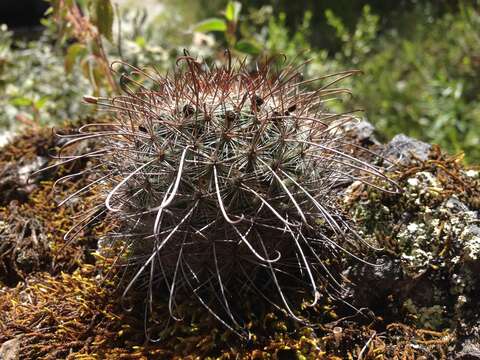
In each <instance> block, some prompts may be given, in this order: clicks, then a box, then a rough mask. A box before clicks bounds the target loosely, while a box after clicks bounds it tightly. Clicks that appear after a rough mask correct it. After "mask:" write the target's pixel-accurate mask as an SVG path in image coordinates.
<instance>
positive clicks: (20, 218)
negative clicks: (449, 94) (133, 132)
mask: <svg viewBox="0 0 480 360" xmlns="http://www.w3.org/2000/svg"><path fill="white" fill-rule="evenodd" d="M50 136H51V132H48V131H45V132H43V131H42V132H40V133H38V134H30V135H28V136H27V135H25V136H21V137H19V138H17V140H14V143H13V144H12V145H8V146H7V147H6V148H4V149H7V150H6V151H4V152H2V155H1V159H0V167H2V166H3V168H5V166H12V163H14V165H15V164H16V163H18V162H22V161H23V162H24V163H22V166H23V165H25V164H27V163H28V161H27V160H26V159H35V158H36V157H37V156H44V155H42V154H48V153H49V152H50V151H51V150H48V149H52V148H53V149H55V147H56V146H58V143H57V142H56V141H53V140H52V139H51V138H50ZM28 139H31V140H28ZM32 144H33V145H32ZM35 144H36V145H35ZM5 154H8V155H5ZM48 163H49V164H50V163H51V160H48ZM15 166H16V165H15ZM82 166H83V167H85V166H88V164H86V163H77V164H75V165H73V166H72V167H68V168H67V167H65V168H63V169H60V173H63V174H66V173H73V171H78V169H81V168H82ZM58 176H59V175H58V174H56V173H53V172H47V173H46V175H43V177H40V178H35V179H34V181H33V182H32V183H31V184H29V185H32V186H31V187H28V186H29V185H27V184H22V183H20V182H19V183H17V184H16V185H15V186H16V189H17V190H18V191H17V190H16V191H17V192H20V190H21V191H24V193H23V194H24V196H23V197H20V198H19V197H18V196H16V195H18V194H13V195H12V196H11V197H10V198H8V199H7V198H5V197H4V198H3V199H2V201H3V203H2V207H1V208H0V232H1V234H2V245H1V246H3V249H7V251H9V252H7V254H8V256H5V255H2V256H1V257H0V264H2V268H1V270H0V274H3V275H4V274H5V272H6V271H7V272H8V271H9V273H10V274H12V273H14V274H17V276H18V279H17V281H16V282H14V283H11V284H7V285H10V286H11V287H6V286H5V287H3V288H2V289H1V290H0V312H1V314H2V316H1V317H0V344H1V343H3V342H5V341H7V340H10V339H14V338H19V339H20V344H21V345H20V350H19V351H20V353H19V357H20V358H26V359H30V358H32V359H33V358H42V359H60V358H67V359H84V360H85V359H165V358H172V359H200V358H202V359H203V358H205V359H208V358H210V359H295V358H296V359H332V360H333V359H349V358H358V357H359V356H360V354H361V355H362V359H394V358H397V359H413V358H419V357H421V356H424V357H425V358H426V359H434V358H435V359H437V358H438V359H441V358H447V354H448V351H449V347H451V346H452V344H454V342H455V341H456V335H457V333H455V332H454V331H453V326H454V324H456V323H458V322H461V321H464V320H465V319H466V318H467V317H468V316H470V318H471V319H475V316H474V315H473V316H471V314H472V311H474V305H473V302H474V299H475V298H476V297H475V294H476V292H477V291H478V287H477V285H476V284H477V283H476V282H475V281H477V280H475V278H474V273H475V269H476V268H475V266H476V264H477V260H476V254H477V247H476V244H477V242H478V238H477V237H476V235H475V234H477V232H475V229H474V228H472V227H468V226H464V220H463V219H464V218H465V217H464V216H465V214H467V213H469V212H471V211H477V210H478V209H479V207H478V205H475V204H476V202H475V201H476V200H475V199H476V198H478V197H479V195H480V192H479V186H478V181H479V177H478V172H477V170H474V169H464V168H463V167H462V165H461V163H460V159H458V158H452V157H446V156H444V155H442V154H439V153H437V154H435V153H433V154H432V155H431V157H430V159H428V160H426V161H423V162H420V161H419V162H416V163H413V164H411V165H410V166H409V167H406V168H403V169H401V170H400V171H398V172H397V173H396V178H397V180H398V182H399V183H400V184H401V186H402V187H403V188H404V192H403V193H402V194H401V195H389V194H385V193H380V192H377V191H374V190H373V191H366V189H365V188H363V187H362V186H358V185H354V186H352V187H351V188H350V191H349V192H348V196H347V198H346V204H347V205H349V206H350V207H351V212H352V214H354V215H355V217H356V220H357V222H358V224H359V225H361V231H362V233H363V235H364V236H365V237H367V238H368V237H370V238H371V239H374V240H375V241H376V242H377V243H379V244H381V245H382V246H384V248H385V251H384V253H383V255H384V256H386V257H388V258H391V259H394V260H398V261H399V263H400V264H401V268H402V269H403V270H402V271H404V273H405V275H404V276H405V278H401V277H399V279H400V280H401V281H402V282H401V283H398V284H396V283H395V284H394V285H398V288H399V290H400V291H405V296H404V297H401V296H399V295H398V294H397V293H392V294H390V295H392V299H391V300H389V298H388V297H387V298H385V300H384V303H383V305H382V306H383V307H387V306H392V307H395V309H396V312H390V313H387V312H385V311H383V309H381V308H380V307H376V308H372V310H373V311H375V313H377V316H375V315H371V314H370V315H369V314H368V313H367V312H366V311H363V310H362V311H360V312H358V313H356V314H355V313H353V314H352V311H351V309H349V310H348V311H346V310H345V307H344V305H343V304H342V302H338V301H332V300H327V299H324V301H323V302H321V303H320V304H319V305H318V306H316V307H314V308H309V307H304V308H303V309H302V310H301V313H300V315H303V316H305V317H306V318H308V319H310V321H311V325H302V324H299V323H296V322H294V321H292V320H290V319H289V318H288V317H287V316H286V315H285V314H283V313H282V312H279V311H277V310H276V309H275V308H273V307H272V306H270V305H269V304H268V303H265V302H263V301H261V300H259V299H253V298H252V299H250V304H247V306H246V308H247V309H250V310H249V311H248V312H247V313H246V314H245V319H247V329H248V331H249V334H250V335H249V339H247V340H241V339H239V338H238V337H237V336H236V335H234V334H232V333H231V332H229V331H228V330H226V329H224V328H223V327H221V326H219V323H218V322H217V321H216V320H215V319H214V318H212V316H211V315H210V314H209V313H208V312H206V311H205V310H204V309H203V308H200V307H198V306H194V305H193V302H192V301H190V300H191V299H184V301H183V302H182V304H180V308H181V309H183V311H182V312H183V313H184V314H185V317H184V319H183V321H179V322H175V321H172V320H169V319H170V316H169V312H168V303H166V302H165V301H161V300H159V301H155V302H154V305H153V309H152V310H153V312H154V313H155V317H154V318H155V319H159V320H160V321H164V322H158V323H157V322H153V323H149V324H148V326H147V329H148V331H149V332H150V333H151V335H152V336H161V341H159V342H156V343H148V342H146V341H145V328H144V321H143V319H144V313H143V303H144V299H143V298H142V297H138V296H140V295H135V294H134V293H133V294H132V295H131V297H130V298H128V299H126V303H127V304H137V306H135V307H134V308H133V310H132V311H131V312H128V311H126V310H125V309H124V307H123V306H122V303H121V301H120V298H121V294H120V293H119V292H118V291H119V288H121V287H119V285H121V277H122V273H121V272H119V271H120V269H119V267H117V266H113V264H114V262H115V261H116V257H115V254H116V253H117V251H116V250H115V249H109V248H108V247H106V245H105V246H103V251H102V254H101V255H100V254H98V253H93V251H94V250H95V249H96V246H95V245H96V241H97V240H98V239H99V238H100V237H101V236H102V235H104V234H106V233H108V232H109V231H111V229H112V227H113V226H114V224H111V223H109V221H103V222H101V223H97V224H94V223H91V224H87V226H86V227H85V228H84V229H83V230H82V231H81V232H80V234H79V235H78V236H77V237H76V240H75V241H74V242H71V243H66V242H65V241H64V240H63V236H64V234H65V232H66V231H68V229H69V228H70V227H71V226H72V224H73V223H74V222H75V219H74V217H75V216H76V215H77V214H78V213H81V212H82V210H83V206H84V203H82V202H81V201H73V202H71V203H70V204H69V205H68V206H65V207H62V208H58V207H57V206H56V205H55V203H56V202H57V201H58V200H59V199H61V198H62V197H63V196H65V193H66V191H67V190H68V192H69V193H71V192H72V190H75V189H80V188H81V187H83V186H85V184H86V183H87V182H88V179H86V178H83V177H81V176H80V177H74V178H71V179H70V180H69V181H68V182H65V183H61V184H59V186H58V187H57V191H56V192H51V186H52V184H53V182H54V181H55V180H56V179H57V178H58ZM91 196H92V198H93V197H94V196H95V194H91ZM88 199H89V198H88V196H87V198H86V200H84V201H89V200H88ZM452 199H454V200H452ZM459 203H462V204H464V205H465V208H463V210H460V211H459V212H456V211H457V210H456V206H457V205H459ZM347 207H348V206H347ZM455 219H457V220H455ZM442 223H445V225H443V227H442V225H441V224H442ZM447 225H448V226H447ZM28 229H30V230H28ZM440 229H442V230H441V231H440ZM34 234H35V235H34ZM19 235H21V236H19ZM35 238H36V239H37V240H35ZM5 239H7V240H6V241H5ZM35 241H37V243H38V244H37V245H35ZM5 244H6V245H5ZM464 245H465V246H464ZM464 247H465V249H466V250H463V248H464ZM419 250H422V251H423V252H420V251H419ZM14 251H16V256H14V257H13V260H12V254H13V252H14ZM28 251H32V252H33V253H32V255H30V259H39V262H38V263H32V264H31V265H29V266H25V264H26V263H25V257H26V256H27V255H28ZM0 253H2V254H4V252H0ZM34 253H35V255H34ZM375 256H376V257H378V253H375ZM409 256H411V257H413V258H412V260H409V258H408V257H409ZM22 257H23V258H22ZM355 264H357V262H355V263H354V265H352V266H357V265H355ZM106 274H109V275H108V276H106ZM3 279H5V276H3ZM405 279H407V280H405ZM22 280H24V281H22ZM17 282H18V283H17ZM405 284H407V285H408V286H407V285H405ZM424 284H432V286H433V289H432V291H431V292H430V293H429V294H431V297H430V298H429V300H428V301H427V300H426V299H425V298H423V299H422V298H421V297H419V296H418V293H417V292H415V291H414V289H415V287H417V288H418V286H424ZM362 285H363V286H364V288H366V290H368V291H369V293H370V294H371V293H372V291H371V288H368V284H367V283H365V284H360V286H362ZM427 288H428V287H427V286H425V289H427ZM412 289H413V290H412ZM378 290H380V289H378ZM452 294H453V296H452ZM386 304H390V305H386ZM382 312H383V313H384V315H382V316H383V317H380V316H379V315H378V314H379V313H382ZM345 314H348V316H347V315H345ZM427 328H429V329H427ZM432 329H436V330H432Z"/></svg>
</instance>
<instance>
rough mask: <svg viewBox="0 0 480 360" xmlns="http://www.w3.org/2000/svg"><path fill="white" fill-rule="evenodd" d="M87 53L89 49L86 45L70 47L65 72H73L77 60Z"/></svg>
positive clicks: (77, 44)
mask: <svg viewBox="0 0 480 360" xmlns="http://www.w3.org/2000/svg"><path fill="white" fill-rule="evenodd" d="M86 53H87V49H86V47H85V45H83V44H80V43H75V44H73V45H70V46H69V47H68V49H67V54H66V55H65V71H66V72H71V71H72V69H73V65H74V64H75V61H76V60H77V58H80V57H82V56H83V55H85V54H86Z"/></svg>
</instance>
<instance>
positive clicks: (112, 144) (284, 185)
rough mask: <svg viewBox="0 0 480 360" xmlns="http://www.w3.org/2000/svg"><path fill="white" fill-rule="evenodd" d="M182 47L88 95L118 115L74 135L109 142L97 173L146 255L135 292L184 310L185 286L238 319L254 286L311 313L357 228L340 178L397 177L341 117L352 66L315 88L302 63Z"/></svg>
mask: <svg viewBox="0 0 480 360" xmlns="http://www.w3.org/2000/svg"><path fill="white" fill-rule="evenodd" d="M179 61H180V62H182V63H181V64H180V65H179V66H178V67H177V69H176V71H175V72H174V73H173V74H170V75H166V76H162V75H160V74H158V73H155V72H147V71H146V70H145V71H144V70H140V69H137V68H134V67H131V72H130V75H122V77H121V79H120V83H121V85H122V88H123V90H124V92H125V94H124V95H123V96H118V97H115V98H113V99H106V98H98V99H93V98H87V101H89V102H95V103H97V104H99V105H101V106H102V107H104V108H106V109H108V110H110V111H113V112H114V114H115V122H114V123H112V124H103V125H102V124H90V125H87V126H84V127H82V128H81V129H80V132H81V134H80V137H79V138H77V139H74V141H77V140H78V139H82V138H92V137H95V138H97V137H98V138H99V139H100V142H101V144H102V148H101V150H100V151H96V152H94V153H91V154H90V156H91V157H93V158H94V159H95V161H96V162H97V163H98V166H97V167H95V169H96V170H95V171H96V172H97V173H98V172H100V176H99V177H98V179H97V180H95V181H94V183H95V184H93V183H92V185H100V186H101V188H102V189H104V191H103V192H100V193H99V197H100V198H101V200H102V203H103V204H104V206H105V211H106V212H109V213H110V214H111V215H113V216H115V217H116V218H117V220H118V221H119V223H120V229H119V231H118V233H116V234H114V235H112V239H116V241H121V242H122V243H124V244H125V249H126V251H125V253H124V255H123V257H124V258H125V259H127V260H128V263H129V264H130V266H129V267H128V268H129V269H130V270H132V269H133V270H132V271H131V272H130V274H131V277H130V279H129V281H128V284H127V285H126V288H125V294H127V293H128V292H129V290H131V289H132V287H134V286H135V287H137V286H138V287H144V288H146V289H147V291H148V298H147V299H148V301H150V302H151V301H152V299H153V297H154V296H156V295H155V294H158V293H163V294H167V295H168V298H169V309H170V313H171V315H172V317H174V318H175V319H177V318H179V317H181V314H179V313H178V311H177V308H176V305H177V304H178V302H179V301H177V299H179V298H180V297H181V296H185V295H192V294H193V295H194V296H195V297H196V298H197V299H198V300H199V301H200V302H201V303H202V304H203V305H204V306H205V307H206V308H207V309H208V310H209V311H211V312H212V314H214V316H215V317H217V319H219V320H220V321H222V322H223V323H224V324H225V325H227V326H229V327H231V328H232V329H235V330H237V329H241V328H242V324H241V318H240V317H239V316H238V314H239V312H238V311H237V310H238V308H239V307H241V304H240V303H242V300H241V299H242V296H247V294H248V296H251V294H253V293H256V294H260V296H261V297H263V298H265V299H267V300H268V301H271V302H272V303H274V304H276V305H277V306H278V307H279V308H282V309H284V310H286V311H287V312H288V313H289V314H290V315H291V316H292V317H294V318H296V319H297V320H301V319H300V318H299V317H298V316H297V315H296V312H295V308H294V304H295V300H294V298H296V297H297V294H298V292H300V293H302V297H307V296H308V293H309V294H310V298H311V304H315V303H316V302H317V301H318V299H319V298H320V296H321V295H322V294H326V292H327V291H328V292H331V291H329V290H327V289H328V287H330V288H335V286H336V285H335V284H337V285H339V284H338V281H337V280H336V279H335V276H334V275H333V273H332V271H331V270H330V269H329V267H328V266H327V264H326V262H328V261H326V260H328V259H331V258H332V257H335V256H337V254H338V253H339V252H342V251H345V252H349V251H350V250H348V249H349V248H350V247H349V245H348V243H354V242H355V241H354V240H355V236H354V232H353V231H352V230H351V227H350V225H349V223H348V221H345V220H344V219H343V218H342V216H341V214H340V213H339V211H338V210H337V204H336V199H337V197H338V190H337V188H338V186H339V185H341V184H344V183H345V182H350V181H352V179H354V180H361V181H364V182H367V181H368V180H367V179H368V178H369V177H371V176H372V175H373V176H376V177H384V176H383V175H382V174H381V172H380V171H379V170H378V169H377V168H376V167H375V166H373V165H370V164H368V163H365V162H363V161H361V160H359V159H357V158H355V157H354V156H353V155H352V150H353V145H351V144H349V143H348V142H347V141H346V140H345V139H344V132H343V131H342V130H341V129H342V126H343V125H344V124H345V123H347V122H351V121H355V119H354V118H353V117H352V116H351V114H340V115H336V114H332V113H330V112H329V111H328V110H327V109H326V107H325V102H326V101H327V100H328V99H332V98H334V97H336V96H338V95H339V94H341V93H344V92H346V90H345V89H341V88H336V87H335V84H337V83H338V81H339V80H341V79H342V78H344V77H346V76H349V75H351V74H352V72H344V73H340V74H335V75H331V76H325V77H324V78H322V79H317V80H319V81H323V82H326V83H325V84H324V85H323V86H321V87H320V88H318V89H317V90H315V91H307V90H304V89H303V85H304V83H305V81H302V79H301V76H300V74H299V73H298V69H297V68H295V67H293V66H289V65H287V66H284V67H283V68H280V69H277V67H276V66H274V65H272V63H269V62H267V63H266V64H264V65H262V66H260V65H258V66H257V67H256V68H255V69H254V70H249V69H248V67H247V66H246V65H245V64H243V63H239V64H235V65H233V66H232V65H231V62H230V61H229V62H228V64H227V65H225V66H219V67H208V66H207V65H206V64H205V63H201V62H197V61H196V60H195V59H194V58H192V57H190V56H185V57H182V58H181V59H179ZM139 75H141V76H142V78H143V80H142V81H141V80H139ZM147 83H149V84H150V85H146V84H147ZM352 255H353V254H352ZM353 256H355V255H353ZM160 288H163V292H162V291H160V290H158V289H160ZM147 308H148V307H147ZM147 311H148V310H147Z"/></svg>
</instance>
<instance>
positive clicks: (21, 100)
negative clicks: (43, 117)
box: [10, 97, 33, 106]
mask: <svg viewBox="0 0 480 360" xmlns="http://www.w3.org/2000/svg"><path fill="white" fill-rule="evenodd" d="M10 103H11V104H12V105H14V106H30V105H32V103H33V101H32V99H29V98H26V97H16V98H14V99H12V100H11V101H10Z"/></svg>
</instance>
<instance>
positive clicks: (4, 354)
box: [0, 336, 21, 360]
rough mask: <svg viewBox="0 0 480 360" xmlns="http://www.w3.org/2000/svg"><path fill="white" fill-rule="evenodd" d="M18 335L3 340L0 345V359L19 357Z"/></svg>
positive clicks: (9, 359) (7, 359)
mask: <svg viewBox="0 0 480 360" xmlns="http://www.w3.org/2000/svg"><path fill="white" fill-rule="evenodd" d="M20 338H21V337H20V336H17V337H16V338H13V339H11V340H8V341H5V342H4V343H3V344H2V346H0V359H1V360H18V359H20V356H19V352H20Z"/></svg>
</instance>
